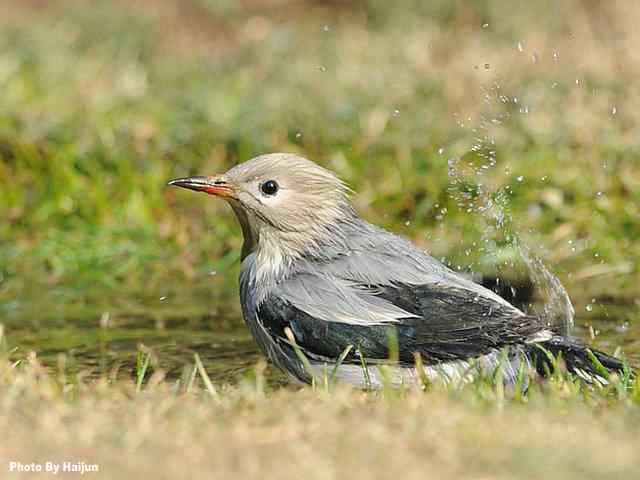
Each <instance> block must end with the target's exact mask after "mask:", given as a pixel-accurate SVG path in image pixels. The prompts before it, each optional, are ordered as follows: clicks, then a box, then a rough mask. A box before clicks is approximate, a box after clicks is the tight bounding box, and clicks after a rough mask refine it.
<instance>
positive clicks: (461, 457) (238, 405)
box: [0, 359, 640, 479]
mask: <svg viewBox="0 0 640 480" xmlns="http://www.w3.org/2000/svg"><path fill="white" fill-rule="evenodd" d="M262 384H263V381H262V379H261V377H260V375H258V376H257V379H256V380H252V381H249V380H247V381H245V382H241V383H240V384H239V385H238V386H235V387H224V388H222V389H221V390H219V391H218V392H217V394H216V395H212V394H211V393H210V392H209V391H208V390H207V389H206V388H204V387H203V388H201V387H200V386H199V384H198V382H195V383H194V385H193V386H192V387H190V388H189V391H188V392H186V391H185V388H184V387H182V388H181V387H179V386H177V385H176V384H172V383H169V382H166V381H163V380H161V379H159V378H155V379H154V378H152V379H150V380H149V382H148V383H147V384H146V385H145V386H144V387H143V388H142V390H141V391H138V389H137V388H136V386H135V384H134V383H133V382H122V381H120V382H116V383H109V382H107V381H106V380H100V381H97V382H94V383H86V382H77V381H76V380H75V379H65V378H62V377H60V376H58V375H56V374H53V373H47V372H45V371H44V369H43V367H41V366H39V365H38V363H37V362H36V361H34V360H33V359H32V360H31V362H30V363H26V364H25V365H22V366H19V367H17V368H13V367H11V366H9V365H8V364H6V362H5V363H2V364H1V365H0V436H1V437H2V438H3V441H2V444H1V445H0V459H1V461H0V471H1V472H2V474H1V476H2V478H42V476H36V475H31V474H26V473H25V474H8V473H6V472H7V471H6V468H7V465H8V463H7V462H9V461H20V462H23V463H31V462H36V463H38V462H42V463H44V462H46V461H52V462H63V461H72V462H81V461H83V462H85V463H86V464H98V465H99V469H100V471H99V472H98V474H93V473H91V474H86V475H87V478H122V479H127V478H132V479H133V478H158V479H165V478H166V479H178V478H189V479H192V478H242V479H246V478H278V479H288V478H291V479H299V478H308V479H328V478H354V479H370V478H390V477H397V476H402V477H403V478H416V479H418V478H425V477H427V478H439V479H447V478H451V479H459V478H479V479H485V478H487V479H488V478H505V479H506V478H524V479H528V478H531V479H539V478H547V479H556V478H557V479H562V478H594V479H600V478H635V477H636V476H637V473H638V462H639V460H640V452H639V451H638V448H637V432H638V428H639V427H640V392H638V391H636V392H635V393H632V392H630V393H627V394H622V395H614V394H611V393H610V394H609V395H605V394H603V393H601V392H589V391H581V390H578V389H576V388H575V386H574V385H573V384H571V383H565V382H564V381H562V380H555V381H551V382H549V383H547V384H545V385H536V386H535V388H533V389H532V391H531V393H530V395H529V396H528V397H526V398H525V399H517V398H512V397H510V396H509V395H507V396H503V394H502V392H501V390H500V389H495V388H493V387H491V386H489V385H484V384H479V385H472V386H469V387H467V388H465V389H462V390H448V389H445V388H441V387H434V388H433V389H432V390H431V391H429V392H426V393H425V392H419V391H400V392H398V391H387V392H382V393H379V394H367V393H362V392H358V391H352V390H349V389H346V388H336V389H333V390H332V391H330V392H325V391H323V390H317V391H314V390H312V389H311V388H304V389H301V390H297V389H293V388H287V389H280V390H278V391H273V392H268V393H265V392H264V391H263V388H262V387H261V385H262Z"/></svg>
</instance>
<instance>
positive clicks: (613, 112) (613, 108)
mask: <svg viewBox="0 0 640 480" xmlns="http://www.w3.org/2000/svg"><path fill="white" fill-rule="evenodd" d="M616 113H618V109H617V108H616V106H615V105H614V106H613V107H611V115H615V114H616Z"/></svg>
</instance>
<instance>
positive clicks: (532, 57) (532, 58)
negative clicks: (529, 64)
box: [531, 52, 539, 63]
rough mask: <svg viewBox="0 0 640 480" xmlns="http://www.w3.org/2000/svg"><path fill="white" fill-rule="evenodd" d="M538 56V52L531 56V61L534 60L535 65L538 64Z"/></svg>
mask: <svg viewBox="0 0 640 480" xmlns="http://www.w3.org/2000/svg"><path fill="white" fill-rule="evenodd" d="M538 58H539V57H538V54H537V53H536V52H533V55H531V60H533V63H538Z"/></svg>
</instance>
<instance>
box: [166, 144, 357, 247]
mask: <svg viewBox="0 0 640 480" xmlns="http://www.w3.org/2000/svg"><path fill="white" fill-rule="evenodd" d="M169 185H175V186H178V187H183V188H188V189H190V190H195V191H199V192H204V193H208V194H210V195H215V196H217V197H220V198H222V199H224V200H226V201H227V202H229V204H230V205H231V207H232V208H233V210H234V212H235V214H236V216H237V217H238V220H239V222H240V224H241V226H242V231H243V234H244V238H245V244H244V247H243V258H244V257H245V256H246V255H248V254H249V253H251V252H252V251H254V250H255V249H256V248H260V247H261V245H265V244H270V245H272V246H273V247H274V248H275V247H277V248H280V249H281V250H283V249H284V250H285V251H287V252H288V253H292V254H293V253H296V251H298V252H300V251H302V250H304V249H305V248H307V247H309V246H310V245H313V244H317V243H319V242H321V240H322V239H323V237H325V236H327V235H331V234H332V229H333V228H334V227H335V225H336V224H338V223H339V222H340V221H341V220H344V219H348V218H350V217H352V216H353V215H355V213H354V210H353V208H352V206H351V203H350V201H349V198H348V194H349V188H348V187H347V186H346V185H345V184H344V183H343V182H342V181H341V180H340V179H339V178H338V177H337V176H336V175H335V174H334V173H333V172H331V171H329V170H327V169H325V168H322V167H321V166H319V165H317V164H316V163H314V162H311V161H310V160H307V159H305V158H302V157H299V156H297V155H293V154H287V153H273V154H269V155H261V156H259V157H256V158H253V159H251V160H249V161H247V162H245V163H242V164H239V165H237V166H235V167H233V168H232V169H231V170H229V171H227V172H226V173H223V174H220V175H212V176H198V177H189V178H179V179H176V180H172V181H171V182H169ZM333 233H335V232H333Z"/></svg>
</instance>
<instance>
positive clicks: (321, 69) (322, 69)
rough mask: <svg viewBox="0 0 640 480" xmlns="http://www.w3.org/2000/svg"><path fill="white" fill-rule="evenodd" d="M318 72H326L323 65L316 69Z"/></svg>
mask: <svg viewBox="0 0 640 480" xmlns="http://www.w3.org/2000/svg"><path fill="white" fill-rule="evenodd" d="M318 70H320V71H321V72H326V71H327V67H325V66H324V65H320V66H319V67H318Z"/></svg>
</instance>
